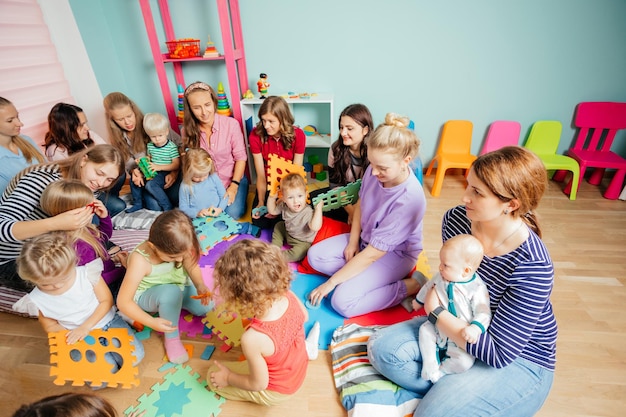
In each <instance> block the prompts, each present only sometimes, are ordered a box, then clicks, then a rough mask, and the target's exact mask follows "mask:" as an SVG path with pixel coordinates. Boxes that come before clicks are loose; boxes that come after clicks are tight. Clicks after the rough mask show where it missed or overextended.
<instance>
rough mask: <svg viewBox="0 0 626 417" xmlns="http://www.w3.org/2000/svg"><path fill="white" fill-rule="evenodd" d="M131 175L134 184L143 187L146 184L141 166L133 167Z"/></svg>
mask: <svg viewBox="0 0 626 417" xmlns="http://www.w3.org/2000/svg"><path fill="white" fill-rule="evenodd" d="M130 176H131V180H132V181H133V184H135V185H136V186H137V187H143V186H144V185H145V182H144V180H143V174H142V173H141V171H140V170H139V168H135V169H133V170H132V172H131V173H130Z"/></svg>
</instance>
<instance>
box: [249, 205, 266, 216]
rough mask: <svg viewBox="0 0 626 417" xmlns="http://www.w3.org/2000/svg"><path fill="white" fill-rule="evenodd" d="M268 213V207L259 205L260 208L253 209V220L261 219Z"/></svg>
mask: <svg viewBox="0 0 626 417" xmlns="http://www.w3.org/2000/svg"><path fill="white" fill-rule="evenodd" d="M266 213H267V206H264V205H262V204H261V203H259V205H258V206H256V207H255V208H253V209H252V218H253V219H260V218H261V217H262V216H263V215H264V214H266Z"/></svg>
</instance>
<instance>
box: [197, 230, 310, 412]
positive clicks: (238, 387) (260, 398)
mask: <svg viewBox="0 0 626 417" xmlns="http://www.w3.org/2000/svg"><path fill="white" fill-rule="evenodd" d="M213 278H214V279H215V290H216V292H217V293H219V295H220V297H221V298H222V299H223V300H224V302H225V304H226V306H227V308H229V309H231V310H234V311H237V312H238V313H239V314H241V315H242V316H243V317H252V321H251V323H250V325H249V326H248V328H247V330H246V331H245V332H244V333H243V335H242V336H241V349H242V350H243V354H244V355H245V357H246V360H245V361H240V362H226V363H224V364H222V363H220V362H217V361H214V363H213V365H212V366H211V367H210V368H209V371H208V374H207V382H208V384H209V388H210V389H211V390H212V391H214V392H216V393H217V394H219V395H220V396H222V397H224V398H227V399H229V400H238V401H251V402H254V403H257V404H262V405H275V404H278V403H280V402H283V401H285V400H286V399H288V398H289V397H291V395H292V394H294V393H295V392H296V391H297V390H298V389H299V388H300V386H302V383H303V382H304V377H305V376H306V370H307V366H308V360H309V358H308V355H307V346H305V345H307V344H313V343H314V344H315V349H317V340H311V337H309V340H308V341H306V342H305V337H304V327H303V326H304V322H305V321H306V319H307V316H308V314H307V312H306V309H305V307H304V305H303V304H302V303H301V302H300V300H298V298H297V297H296V295H295V294H294V293H292V292H291V291H290V290H289V286H290V284H291V279H292V278H291V271H290V270H289V267H288V265H287V261H285V258H284V257H283V255H282V254H281V250H280V248H279V247H277V246H272V245H270V244H268V243H266V242H263V241H260V240H241V241H239V242H237V243H235V244H234V245H232V246H231V247H230V248H229V249H228V250H227V251H226V252H225V253H224V254H223V255H222V256H221V257H220V259H218V261H217V262H216V263H215V270H214V272H213ZM311 333H313V332H311ZM318 334H319V333H318Z"/></svg>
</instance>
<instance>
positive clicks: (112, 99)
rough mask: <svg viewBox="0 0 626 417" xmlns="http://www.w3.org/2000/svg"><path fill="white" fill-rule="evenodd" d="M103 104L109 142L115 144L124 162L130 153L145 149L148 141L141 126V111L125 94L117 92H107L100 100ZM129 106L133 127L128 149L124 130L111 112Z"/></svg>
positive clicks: (129, 156)
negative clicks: (133, 121)
mask: <svg viewBox="0 0 626 417" xmlns="http://www.w3.org/2000/svg"><path fill="white" fill-rule="evenodd" d="M102 104H103V105H104V111H105V115H106V118H107V120H108V122H109V123H108V124H107V129H108V131H109V142H110V143H111V145H113V146H115V147H116V148H117V149H118V150H119V151H120V153H121V154H122V157H123V158H124V162H126V161H128V160H129V159H130V158H131V153H132V154H139V153H142V152H145V151H146V145H147V144H148V142H150V138H149V137H148V134H147V133H146V130H145V129H144V128H143V112H142V111H141V109H140V108H139V106H137V105H136V104H135V102H134V101H132V100H131V99H129V98H128V97H127V96H126V95H125V94H123V93H119V92H113V93H109V94H107V96H106V97H105V98H104V100H103V101H102ZM123 106H129V107H130V109H131V110H132V112H133V113H134V114H135V128H134V129H133V131H132V135H129V136H132V138H131V144H130V149H129V146H128V143H127V142H126V139H124V132H125V131H124V130H123V129H122V128H121V127H120V126H119V125H118V124H117V123H116V122H115V120H113V116H112V115H111V112H112V111H113V110H115V109H117V108H120V107H123Z"/></svg>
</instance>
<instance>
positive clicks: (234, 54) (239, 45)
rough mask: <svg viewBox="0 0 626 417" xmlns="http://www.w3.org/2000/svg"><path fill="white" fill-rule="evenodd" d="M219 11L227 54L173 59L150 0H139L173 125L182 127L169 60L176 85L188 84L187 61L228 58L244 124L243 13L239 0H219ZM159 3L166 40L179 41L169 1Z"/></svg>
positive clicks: (235, 111)
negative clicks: (161, 37) (163, 50)
mask: <svg viewBox="0 0 626 417" xmlns="http://www.w3.org/2000/svg"><path fill="white" fill-rule="evenodd" d="M216 1H217V10H218V15H219V20H220V29H221V32H222V42H223V50H224V51H223V55H221V56H218V57H211V58H203V57H195V58H182V59H170V58H169V56H168V54H162V53H161V45H162V43H160V42H159V39H158V37H157V33H156V27H155V24H154V17H153V15H152V9H151V7H150V0H139V4H140V5H141V13H142V14H143V19H144V21H145V25H146V31H147V32H148V41H149V42H150V49H151V50H152V58H153V60H154V67H155V69H156V72H157V76H158V78H159V84H160V86H161V92H162V94H163V102H164V103H165V109H166V111H167V115H168V117H169V119H170V123H171V125H172V128H174V129H175V130H178V120H177V118H176V109H175V108H174V101H175V100H174V97H172V94H171V90H170V86H169V82H168V77H167V73H166V72H165V63H171V64H172V65H173V67H174V79H175V81H176V85H182V86H186V85H187V84H185V78H184V76H183V65H182V64H183V63H184V62H190V61H194V62H197V61H224V62H225V64H226V73H227V75H228V86H229V90H230V100H231V102H232V105H231V107H232V110H233V116H234V117H235V119H237V120H238V121H239V123H240V124H241V106H240V105H239V102H240V100H241V97H242V96H243V93H244V92H245V91H246V90H248V73H247V70H246V56H245V53H244V48H243V36H242V33H241V18H240V16H239V0H216ZM158 6H159V10H160V13H161V17H162V21H163V29H164V31H165V38H166V39H165V40H166V41H173V40H176V35H175V34H174V26H173V25H172V18H171V16H170V9H169V5H168V2H167V0H158Z"/></svg>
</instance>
